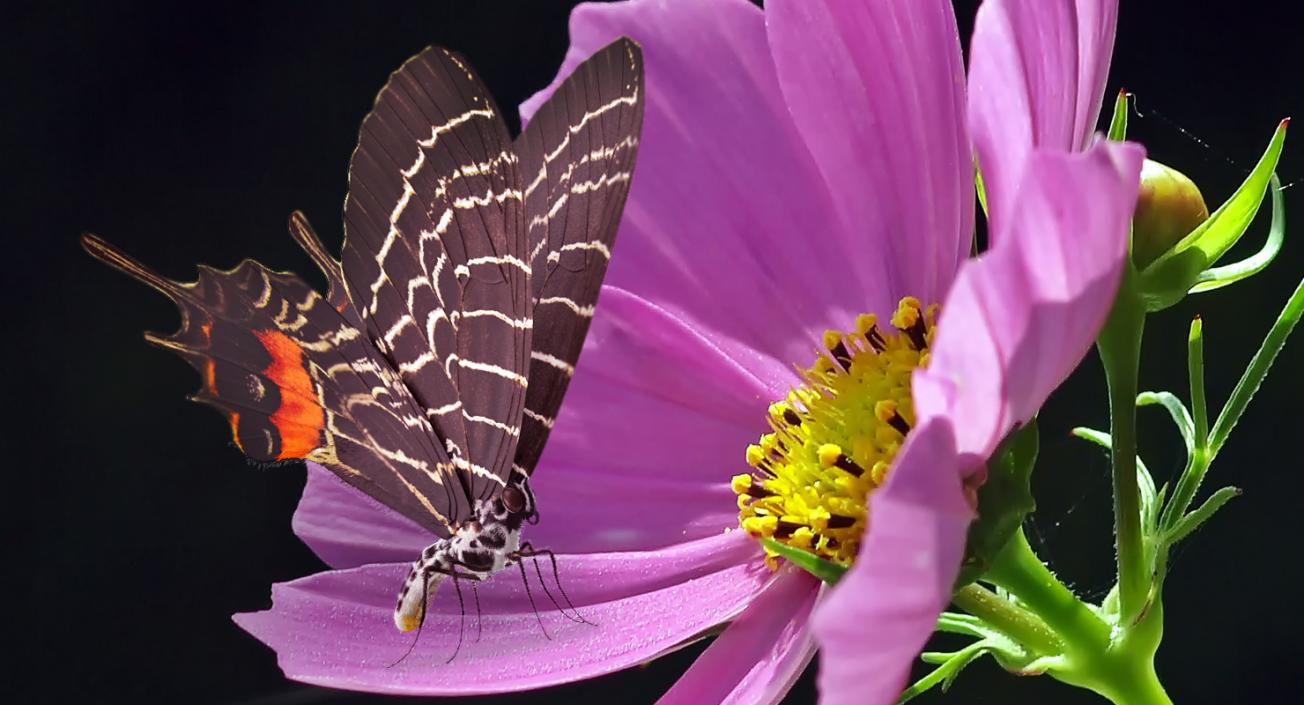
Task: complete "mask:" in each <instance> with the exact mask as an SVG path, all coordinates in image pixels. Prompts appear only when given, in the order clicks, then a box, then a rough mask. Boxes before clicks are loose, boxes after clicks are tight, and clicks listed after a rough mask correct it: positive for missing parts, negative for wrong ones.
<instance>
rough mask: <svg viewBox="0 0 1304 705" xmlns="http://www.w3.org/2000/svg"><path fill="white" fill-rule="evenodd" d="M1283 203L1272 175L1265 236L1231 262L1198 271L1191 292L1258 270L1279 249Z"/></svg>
mask: <svg viewBox="0 0 1304 705" xmlns="http://www.w3.org/2000/svg"><path fill="white" fill-rule="evenodd" d="M1285 235H1286V204H1285V203H1284V199H1283V198H1282V196H1281V179H1278V178H1277V175H1276V174H1273V175H1272V224H1271V225H1269V226H1268V240H1267V242H1264V243H1263V247H1262V248H1260V249H1259V251H1258V252H1256V253H1254V254H1253V255H1250V256H1249V257H1246V258H1245V259H1243V260H1241V261H1239V262H1235V263H1233V264H1228V265H1224V266H1222V267H1212V268H1210V269H1206V270H1204V271H1203V272H1200V275H1199V276H1198V277H1197V278H1196V283H1195V286H1193V287H1191V293H1192V294H1198V293H1200V292H1202V291H1213V290H1214V289H1221V288H1223V287H1224V286H1227V285H1228V284H1234V283H1236V282H1238V281H1240V280H1242V279H1248V278H1250V277H1252V276H1254V275H1255V274H1258V273H1259V272H1262V271H1263V270H1264V269H1265V268H1267V266H1268V265H1269V264H1272V261H1273V260H1274V259H1276V258H1277V253H1278V252H1281V243H1282V242H1283V241H1284V240H1285V239H1286V238H1285Z"/></svg>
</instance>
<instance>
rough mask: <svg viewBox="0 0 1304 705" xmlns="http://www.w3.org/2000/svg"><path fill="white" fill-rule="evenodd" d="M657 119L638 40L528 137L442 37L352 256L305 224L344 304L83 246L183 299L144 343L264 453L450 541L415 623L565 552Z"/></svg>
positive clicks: (364, 188) (389, 137)
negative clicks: (551, 441)
mask: <svg viewBox="0 0 1304 705" xmlns="http://www.w3.org/2000/svg"><path fill="white" fill-rule="evenodd" d="M642 121H643V64H642V54H641V51H640V49H639V46H638V45H637V44H636V43H635V42H633V41H631V40H629V39H626V38H622V39H619V40H617V41H615V42H613V43H612V44H610V45H608V46H606V47H605V48H603V49H602V50H600V51H598V52H597V53H596V54H594V55H593V56H592V57H590V58H589V59H588V60H586V61H584V62H583V63H582V64H580V65H579V66H578V67H577V68H576V70H575V71H574V72H573V73H572V74H571V75H570V76H569V77H568V78H567V79H566V80H565V81H564V82H563V83H562V84H561V85H560V87H559V88H558V89H557V90H556V92H555V93H554V94H553V95H552V96H551V98H550V99H549V100H548V101H547V102H546V103H545V104H544V105H543V106H542V107H541V108H540V109H539V111H538V112H537V113H536V114H535V116H534V118H533V119H532V120H531V121H530V122H529V125H528V126H527V127H526V129H525V130H524V131H523V132H522V134H521V135H520V136H519V137H517V138H516V140H515V141H513V140H512V139H511V138H510V137H509V135H508V132H507V127H506V125H505V123H504V122H503V120H502V117H501V115H500V113H499V111H498V108H497V107H496V105H495V104H494V101H493V99H492V97H491V96H490V95H489V93H488V91H487V89H486V88H485V86H484V84H483V83H482V82H481V81H480V80H479V78H478V77H477V76H476V75H475V73H474V72H473V71H472V69H471V67H470V65H469V64H468V63H467V61H466V60H465V59H464V58H463V57H461V56H459V55H458V54H456V53H453V52H450V51H447V50H445V49H440V48H434V47H432V48H427V49H425V50H424V51H422V52H421V53H420V54H418V55H417V56H415V57H413V58H412V59H410V60H408V61H407V62H406V63H405V64H403V66H402V67H400V68H399V69H398V70H397V71H395V72H394V73H393V74H392V75H391V76H390V78H389V81H388V83H387V84H386V85H385V87H384V88H383V89H382V90H381V91H380V94H379V95H378V96H377V98H376V102H375V105H374V107H373V108H372V110H371V112H370V113H369V114H368V115H367V116H366V118H365V119H364V120H363V122H362V127H361V129H360V130H359V136H358V145H357V148H356V149H355V151H354V152H353V156H352V159H351V161H350V164H349V190H348V196H347V198H346V199H345V202H344V232H345V238H344V245H343V248H342V251H341V254H340V257H339V258H338V259H336V258H335V257H333V256H332V255H330V254H329V253H328V251H327V250H326V248H325V247H324V246H323V244H322V242H321V240H320V239H319V238H318V237H317V235H316V233H315V232H314V231H313V229H312V227H311V226H310V225H309V224H308V221H307V219H306V218H305V217H304V216H303V215H302V214H301V213H298V212H296V213H294V214H293V215H291V217H290V222H289V227H290V234H291V236H292V237H293V238H294V239H295V241H296V242H298V244H299V245H300V246H301V247H302V248H303V249H304V251H305V252H307V254H308V256H309V257H310V258H311V259H312V260H313V261H314V262H315V263H316V265H317V266H318V267H319V268H320V269H321V271H322V272H323V273H324V274H325V276H326V280H327V282H328V290H327V292H326V294H325V295H324V296H323V295H322V294H320V293H319V292H318V291H316V290H315V289H313V288H312V287H311V286H310V285H308V284H307V283H305V282H304V281H303V280H302V279H300V278H299V277H297V276H295V275H294V274H290V273H284V272H273V271H270V270H268V269H267V268H266V267H264V266H263V265H261V264H259V263H258V262H255V261H253V260H245V261H243V262H241V263H240V264H239V265H238V266H236V267H235V268H234V269H231V270H229V271H219V270H216V269H212V268H209V267H206V266H203V265H200V267H199V276H198V279H197V280H196V281H194V282H190V283H182V282H177V281H173V280H171V279H168V278H165V277H163V276H161V275H159V274H158V273H156V272H154V271H153V270H151V269H149V268H147V267H146V266H144V265H142V264H141V263H140V262H138V261H137V260H135V259H133V258H131V257H130V256H128V255H126V254H125V253H123V252H122V251H121V250H119V249H118V248H116V247H114V246H112V245H110V244H108V243H107V242H105V241H104V240H103V239H101V238H99V237H97V236H95V235H91V234H87V235H84V236H83V237H82V244H83V246H84V247H85V249H86V250H87V251H88V252H89V253H90V254H91V255H93V256H94V257H96V258H98V259H100V260H102V261H103V262H105V263H106V264H108V265H110V266H112V267H114V268H116V269H119V270H121V271H122V272H125V273H126V274H128V275H130V276H132V277H134V278H136V279H138V280H140V281H142V282H144V283H145V284H148V285H150V286H151V287H153V288H155V289H157V290H159V291H160V292H162V293H163V294H165V295H167V296H168V297H169V298H170V299H171V300H172V301H173V302H174V303H175V304H176V305H177V307H178V308H179V309H180V311H181V316H182V324H181V328H180V330H179V331H177V332H176V333H174V334H172V335H169V336H161V335H156V334H152V333H147V334H146V336H145V337H146V340H147V341H149V342H150V343H153V344H155V345H158V346H161V347H164V348H167V349H169V350H172V351H173V352H175V353H177V354H178V355H180V356H181V357H182V358H184V359H185V360H186V361H188V362H189V363H190V364H191V365H193V366H194V367H195V368H196V369H197V370H198V371H199V373H200V375H201V377H202V385H201V387H200V389H199V391H198V392H196V393H195V394H194V395H192V396H191V398H192V399H193V400H195V401H199V402H202V403H205V404H209V405H212V406H214V407H216V408H217V409H218V410H219V411H220V412H222V414H223V415H224V416H225V417H226V419H227V422H228V423H229V424H230V427H231V435H232V437H233V439H234V441H235V444H236V445H237V446H238V447H239V448H240V450H242V451H243V452H244V453H245V455H247V456H248V457H249V458H251V459H253V460H255V461H260V462H266V463H275V462H278V461H287V460H294V459H304V460H310V461H313V462H316V463H319V464H321V465H323V466H325V467H326V468H328V469H330V470H331V471H332V472H333V473H334V474H336V475H337V476H339V477H340V478H341V479H342V480H344V481H345V482H347V483H349V484H350V485H352V486H353V487H355V488H357V489H359V490H361V491H362V492H364V493H366V494H367V495H370V496H371V497H373V498H375V499H376V500H378V501H380V502H381V503H382V504H384V505H386V506H388V507H390V508H391V509H393V510H395V511H397V512H398V513H400V514H402V515H403V516H405V517H407V518H408V519H411V520H412V521H414V522H416V523H417V524H419V525H420V526H422V527H424V528H425V529H427V530H428V531H430V532H431V534H433V535H434V537H435V540H434V541H433V543H431V544H430V546H429V547H427V548H426V549H425V550H424V551H423V552H422V553H421V555H420V557H418V558H417V559H416V560H415V562H414V563H413V565H412V568H411V570H410V571H409V573H408V576H407V578H406V579H405V581H404V583H403V585H402V587H401V589H400V591H399V596H398V601H397V606H396V608H395V611H394V622H395V625H396V626H397V627H398V628H399V629H400V630H402V631H410V630H412V629H415V628H417V627H418V626H420V625H421V623H422V621H423V620H424V617H425V609H426V602H427V600H428V599H429V595H430V594H432V593H433V592H434V590H435V589H437V588H438V586H439V584H440V583H441V582H442V581H443V580H445V579H447V578H449V577H452V578H453V579H454V581H456V580H457V579H458V578H467V579H471V580H485V579H488V578H490V577H492V576H493V575H494V574H495V573H497V572H499V571H501V570H503V569H504V568H505V567H507V566H509V565H513V564H516V565H520V564H521V561H522V560H523V559H524V558H527V557H530V556H534V555H539V554H541V553H547V552H546V551H535V550H534V549H533V547H532V546H531V545H530V544H529V543H528V542H522V540H521V531H522V526H523V524H524V523H526V522H534V521H537V519H538V510H537V507H536V504H535V497H534V493H533V492H532V491H531V489H530V481H529V480H530V474H531V473H532V472H533V470H534V467H535V465H536V464H537V462H538V460H539V456H540V454H541V453H542V451H543V447H544V444H545V442H546V441H547V438H548V434H549V432H550V431H551V429H552V426H553V422H554V420H555V418H556V414H557V411H558V408H559V407H560V405H561V402H562V397H563V395H564V394H565V392H566V387H567V385H568V384H569V382H570V378H571V376H572V375H573V374H574V371H575V364H576V361H577V359H578V358H579V354H580V350H581V348H582V346H583V342H584V337H585V334H586V332H587V331H588V327H589V322H590V320H591V319H592V316H593V312H594V306H595V304H596V302H597V298H598V293H599V290H600V288H601V285H602V279H603V275H604V274H605V272H606V269H607V264H608V262H609V261H610V258H611V248H612V245H613V243H614V240H615V236H616V231H617V226H618V225H619V222H620V217H621V212H622V210H623V208H624V203H625V198H626V196H627V194H628V192H629V184H630V178H631V176H632V174H633V169H634V161H635V157H636V155H637V151H638V144H639V134H640V129H641V126H642ZM549 555H551V554H549ZM554 565H555V564H554ZM459 597H460V591H459Z"/></svg>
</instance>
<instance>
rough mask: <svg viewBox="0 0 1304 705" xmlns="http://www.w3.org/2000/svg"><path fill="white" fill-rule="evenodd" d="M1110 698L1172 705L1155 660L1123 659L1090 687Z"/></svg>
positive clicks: (1134, 704)
mask: <svg viewBox="0 0 1304 705" xmlns="http://www.w3.org/2000/svg"><path fill="white" fill-rule="evenodd" d="M1091 689H1092V690H1094V691H1095V692H1097V693H1099V694H1100V695H1102V696H1104V697H1106V698H1109V700H1110V701H1111V702H1113V703H1114V705H1172V703H1173V700H1172V698H1169V697H1168V693H1167V692H1165V691H1164V687H1163V685H1161V684H1160V683H1159V676H1157V675H1156V674H1155V667H1154V661H1153V660H1152V659H1140V660H1129V661H1123V660H1118V661H1117V662H1116V663H1115V667H1114V668H1111V669H1109V670H1108V671H1107V673H1106V674H1105V677H1104V678H1103V680H1102V682H1100V683H1099V684H1098V685H1096V686H1095V687H1092V688H1091Z"/></svg>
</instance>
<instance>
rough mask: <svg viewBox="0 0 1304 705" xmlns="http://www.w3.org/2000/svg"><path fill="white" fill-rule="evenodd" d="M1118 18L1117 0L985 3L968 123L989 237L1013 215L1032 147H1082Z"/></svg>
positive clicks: (1094, 116)
mask: <svg viewBox="0 0 1304 705" xmlns="http://www.w3.org/2000/svg"><path fill="white" fill-rule="evenodd" d="M1117 21H1118V0H987V2H984V3H983V5H982V7H981V8H979V10H978V17H977V19H976V20H975V23H974V35H973V44H972V48H971V57H970V62H969V65H970V69H969V125H970V129H971V130H972V131H973V139H974V144H975V146H976V147H977V151H978V161H979V164H980V165H981V167H982V172H983V183H984V185H985V186H986V188H987V205H988V208H989V209H990V210H989V216H990V220H991V222H992V223H993V227H992V228H991V230H992V231H993V232H994V231H996V230H997V229H1000V228H1001V225H1002V223H1001V221H1002V220H1003V219H1005V218H1006V217H1010V216H1009V215H1008V213H1009V211H1010V209H1012V208H1014V204H1015V203H1016V198H1017V193H1018V185H1019V182H1020V179H1021V178H1022V170H1023V165H1024V162H1025V160H1026V159H1027V156H1028V153H1029V152H1030V151H1031V150H1032V149H1034V148H1043V149H1063V150H1070V151H1077V150H1081V149H1084V148H1085V147H1086V145H1087V140H1088V138H1090V136H1091V133H1092V131H1093V130H1094V129H1095V125H1096V119H1097V115H1098V114H1099V113H1100V104H1101V100H1102V98H1103V95H1104V90H1105V79H1106V76H1107V75H1108V73H1109V60H1110V54H1111V52H1112V51H1113V48H1114V29H1115V25H1116V24H1117ZM993 241H994V240H993Z"/></svg>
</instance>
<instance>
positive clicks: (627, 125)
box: [515, 38, 643, 473]
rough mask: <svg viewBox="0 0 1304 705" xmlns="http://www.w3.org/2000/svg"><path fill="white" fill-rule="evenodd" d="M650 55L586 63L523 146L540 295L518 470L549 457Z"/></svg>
mask: <svg viewBox="0 0 1304 705" xmlns="http://www.w3.org/2000/svg"><path fill="white" fill-rule="evenodd" d="M642 80H643V70H642V52H641V50H640V49H639V46H638V45H637V44H635V43H634V42H633V41H630V40H629V39H623V38H622V39H619V40H617V41H615V42H613V43H611V44H609V45H608V46H606V47H605V48H603V49H601V50H599V51H598V52H597V53H596V54H594V55H593V56H592V57H590V58H589V59H588V60H586V61H585V62H584V63H582V64H580V65H579V67H577V68H576V70H575V72H574V73H572V74H571V75H570V76H569V77H568V78H567V79H566V80H565V81H563V82H562V84H561V86H559V87H558V88H557V90H556V92H555V93H553V95H552V96H551V97H550V98H549V99H548V101H547V102H545V103H544V104H543V106H542V107H540V108H539V110H538V112H536V113H535V115H534V117H533V118H532V119H531V120H530V123H529V126H528V127H527V128H526V130H525V131H524V132H523V133H522V134H521V136H520V137H519V138H517V141H516V150H517V153H518V154H519V155H520V171H521V177H522V180H523V181H524V184H525V185H524V195H525V205H526V219H527V220H526V223H527V228H528V235H529V247H530V255H531V256H530V260H531V266H532V270H533V279H532V282H531V284H532V289H533V294H534V296H535V297H536V298H535V309H534V322H535V330H534V336H533V349H532V351H531V360H530V371H529V389H528V394H527V396H526V401H525V418H524V419H523V421H522V425H523V433H522V436H521V442H520V444H519V445H518V447H517V452H516V459H515V462H516V464H517V465H518V466H519V467H521V468H522V470H523V471H525V472H527V473H528V472H531V471H532V470H533V469H534V465H535V463H536V462H538V459H539V455H540V454H541V453H542V452H543V446H544V443H545V442H546V441H547V438H548V433H549V431H550V430H551V428H552V424H553V422H554V420H555V419H556V414H557V410H558V408H560V406H561V401H562V397H563V395H565V393H566V387H567V385H568V384H569V383H570V378H571V375H572V374H573V373H574V371H575V363H576V361H577V359H578V358H579V354H580V350H581V348H582V347H583V345H584V336H585V333H586V332H587V331H588V327H589V322H590V320H591V319H592V316H593V308H594V305H595V304H596V302H597V298H598V293H599V290H600V289H601V287H602V278H603V275H604V274H605V273H606V269H607V263H608V261H609V260H610V257H611V247H612V244H613V242H614V240H615V238H616V230H617V226H618V225H619V223H620V216H621V212H622V210H623V208H624V204H625V197H626V195H627V194H628V193H629V183H630V178H631V176H632V172H633V169H634V159H635V156H636V155H637V152H638V141H639V133H640V129H641V128H642V123H643V97H642V93H643V86H642Z"/></svg>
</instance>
